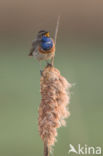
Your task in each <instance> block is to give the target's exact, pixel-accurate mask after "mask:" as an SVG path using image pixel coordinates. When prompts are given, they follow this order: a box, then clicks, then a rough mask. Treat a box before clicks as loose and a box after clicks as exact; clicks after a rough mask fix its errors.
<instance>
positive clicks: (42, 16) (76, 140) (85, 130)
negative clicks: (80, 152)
mask: <svg viewBox="0 0 103 156" xmlns="http://www.w3.org/2000/svg"><path fill="white" fill-rule="evenodd" d="M59 14H60V15H61V23H60V29H59V35H58V40H57V49H56V57H55V67H57V68H58V69H59V70H60V71H61V74H62V75H63V76H64V77H66V79H67V80H68V81H69V82H71V83H73V84H75V85H73V87H72V90H71V102H70V106H69V109H70V112H71V116H70V118H69V119H67V127H65V128H64V127H63V128H60V129H59V130H58V137H57V140H58V142H56V144H55V147H54V153H53V155H55V156H57V155H58V156H67V155H68V150H69V144H72V145H74V146H75V147H77V144H81V145H85V144H87V145H88V146H101V147H102V146H103V123H102V122H103V121H102V120H103V82H102V81H103V2H102V1H95V0H94V1H92V0H91V1H88V0H87V1H81V0H78V1H64V0H63V1H59V0H56V1H47V0H46V1H40V0H38V1H35V0H34V1H32V0H30V1H23V0H22V1H20V0H18V1H17V0H16V1H12V0H8V1H6V0H4V1H0V156H28V155H29V156H42V155H43V143H42V141H41V139H40V136H39V133H38V121H37V119H38V107H39V104H40V84H39V83H40V72H39V64H38V62H37V61H35V60H34V59H33V58H30V57H28V53H29V49H30V48H31V40H32V39H33V38H34V37H35V34H36V33H37V31H38V30H39V29H47V30H50V32H51V34H52V35H53V32H54V30H55V25H56V19H57V16H58V15H59ZM43 66H44V63H43ZM71 155H72V154H71Z"/></svg>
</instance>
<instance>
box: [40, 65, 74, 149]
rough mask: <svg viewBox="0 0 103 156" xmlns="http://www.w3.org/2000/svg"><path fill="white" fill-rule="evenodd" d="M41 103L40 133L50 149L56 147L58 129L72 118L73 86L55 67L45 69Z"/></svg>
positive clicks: (42, 77) (41, 80) (42, 79)
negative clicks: (70, 108) (70, 102)
mask: <svg viewBox="0 0 103 156" xmlns="http://www.w3.org/2000/svg"><path fill="white" fill-rule="evenodd" d="M40 86H41V103H40V107H39V119H38V122H39V132H40V136H41V138H42V140H43V142H44V143H45V144H46V145H47V146H48V148H50V147H51V146H52V145H54V143H55V141H56V136H57V128H59V127H61V126H65V124H66V123H65V119H66V118H67V117H69V116H70V112H69V111H68V104H69V101H70V91H69V89H70V87H71V84H70V83H69V82H68V81H67V80H66V79H65V78H64V77H63V76H61V74H60V72H59V70H57V69H56V68H54V67H51V66H47V67H45V69H44V71H43V73H42V76H41V79H40Z"/></svg>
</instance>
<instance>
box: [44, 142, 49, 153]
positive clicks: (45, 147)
mask: <svg viewBox="0 0 103 156" xmlns="http://www.w3.org/2000/svg"><path fill="white" fill-rule="evenodd" d="M44 156H49V149H48V145H47V144H46V143H44Z"/></svg>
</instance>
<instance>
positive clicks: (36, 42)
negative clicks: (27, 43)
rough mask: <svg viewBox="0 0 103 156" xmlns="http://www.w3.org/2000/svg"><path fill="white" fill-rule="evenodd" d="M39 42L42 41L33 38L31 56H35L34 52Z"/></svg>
mask: <svg viewBox="0 0 103 156" xmlns="http://www.w3.org/2000/svg"><path fill="white" fill-rule="evenodd" d="M39 43H40V41H38V40H33V41H32V48H31V49H30V53H29V56H33V52H34V51H35V49H36V48H37V46H38V45H39Z"/></svg>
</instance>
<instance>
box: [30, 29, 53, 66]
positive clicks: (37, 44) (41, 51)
mask: <svg viewBox="0 0 103 156" xmlns="http://www.w3.org/2000/svg"><path fill="white" fill-rule="evenodd" d="M54 55H55V42H54V40H53V39H52V38H51V37H50V33H49V32H48V31H45V30H40V31H39V32H38V34H37V36H36V39H35V40H33V41H32V48H31V50H30V53H29V56H34V57H35V58H36V59H37V60H38V61H39V62H41V60H49V59H50V60H51V64H52V65H53V58H54ZM40 66H41V63H40ZM40 68H41V67H40Z"/></svg>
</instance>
